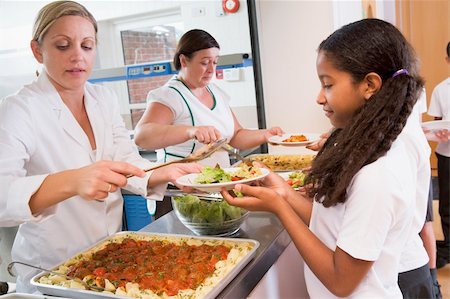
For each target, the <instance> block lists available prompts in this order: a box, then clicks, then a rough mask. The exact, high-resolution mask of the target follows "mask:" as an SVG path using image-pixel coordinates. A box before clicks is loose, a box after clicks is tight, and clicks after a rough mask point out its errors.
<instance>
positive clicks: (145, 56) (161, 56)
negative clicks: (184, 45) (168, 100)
mask: <svg viewBox="0 0 450 299" xmlns="http://www.w3.org/2000/svg"><path fill="white" fill-rule="evenodd" d="M164 28H165V29H167V30H168V32H166V33H162V34H158V33H156V32H153V31H150V32H148V31H131V30H128V31H122V32H121V37H122V46H123V54H124V62H125V65H130V64H139V63H148V62H156V61H163V60H172V59H173V55H174V54H175V47H176V36H175V30H174V28H173V27H169V26H164ZM170 77H171V75H168V76H156V77H148V78H142V79H135V80H130V81H127V85H128V96H129V100H130V104H135V103H145V100H146V98H147V94H148V92H149V91H151V90H153V89H156V88H158V87H160V86H162V85H164V83H166V82H167V80H168V79H169V78H170ZM130 112H131V122H132V125H133V128H134V127H135V126H136V124H137V122H138V121H139V119H140V118H141V117H142V114H143V113H144V110H143V109H132V110H131V111H130Z"/></svg>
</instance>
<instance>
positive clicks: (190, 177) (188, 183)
mask: <svg viewBox="0 0 450 299" xmlns="http://www.w3.org/2000/svg"><path fill="white" fill-rule="evenodd" d="M238 169H239V167H236V168H224V169H223V170H225V171H226V172H236V171H238ZM260 169H261V172H262V174H261V175H259V176H257V177H254V178H250V179H245V180H240V181H232V182H225V183H213V184H199V183H195V178H196V177H197V176H198V175H199V174H198V173H191V174H187V175H185V176H182V177H179V178H178V179H177V183H178V184H179V185H182V186H185V187H192V188H195V189H197V190H200V191H204V192H220V191H221V190H222V188H225V189H226V190H231V189H233V188H234V186H235V185H236V184H249V183H251V182H254V181H258V180H260V179H262V178H264V177H265V176H266V175H268V174H269V172H270V171H269V170H268V169H265V168H260Z"/></svg>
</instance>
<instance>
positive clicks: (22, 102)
mask: <svg viewBox="0 0 450 299" xmlns="http://www.w3.org/2000/svg"><path fill="white" fill-rule="evenodd" d="M96 37H97V23H96V21H95V19H94V18H93V16H92V15H91V14H90V13H89V12H88V11H87V10H86V8H85V7H83V6H82V5H80V4H78V3H76V2H72V1H57V2H52V3H50V4H47V5H46V6H44V7H43V8H42V9H41V10H40V11H39V13H38V16H37V18H36V21H35V24H34V28H33V39H32V41H31V49H32V51H33V54H34V56H35V58H36V60H37V61H38V62H39V63H41V64H43V66H44V68H43V70H42V72H41V74H40V75H39V77H38V78H37V80H36V81H34V82H32V83H31V84H29V85H26V86H24V87H23V88H22V89H21V90H19V91H18V92H17V93H16V94H14V95H11V96H8V97H6V98H5V99H3V100H2V101H1V102H0V189H1V190H2V192H1V194H0V225H1V226H16V225H20V226H19V230H18V232H17V235H16V238H15V241H14V245H13V248H12V253H11V254H12V259H13V260H14V261H20V262H25V263H29V264H32V265H35V266H38V267H42V268H51V267H54V266H56V265H57V264H59V263H61V262H63V261H64V260H66V259H68V258H69V257H71V256H72V255H74V254H76V253H77V252H80V251H81V250H83V249H86V248H87V247H89V246H92V245H94V244H95V243H96V242H98V241H100V240H101V239H104V238H106V237H107V236H110V235H112V234H115V233H117V232H118V231H119V230H120V229H121V225H122V211H123V199H122V195H121V192H120V188H126V189H128V190H130V191H131V192H133V193H137V194H139V195H142V196H145V197H146V198H149V199H157V200H158V199H161V198H162V197H163V193H164V191H165V188H166V186H167V182H169V181H170V182H175V180H176V178H178V177H179V176H180V175H184V174H187V173H190V172H198V171H200V169H201V166H200V165H199V164H189V165H188V164H183V165H182V164H179V165H176V166H175V165H173V166H168V167H163V168H160V169H159V170H155V171H153V172H150V173H145V172H144V171H143V170H142V168H148V167H149V166H152V163H150V162H149V161H147V160H145V159H143V158H141V157H140V156H139V153H138V151H137V148H136V147H135V145H134V144H133V143H132V141H131V139H130V137H129V134H128V131H127V130H126V129H125V127H124V123H123V121H122V119H121V116H120V114H119V108H118V103H117V98H116V97H115V96H114V94H113V93H112V92H110V91H109V90H108V89H106V88H105V87H102V86H98V85H93V84H89V83H87V79H88V77H89V75H90V74H91V70H92V66H93V63H94V58H95V55H96V54H95V53H96V41H97V38H96ZM127 175H133V176H134V177H132V178H130V179H127ZM15 268H16V270H17V272H18V277H17V291H18V292H26V293H33V292H37V290H36V289H35V288H34V287H33V286H31V285H30V278H31V277H32V276H33V275H34V274H36V273H37V272H39V271H37V270H34V269H30V268H27V267H24V266H19V265H16V266H15Z"/></svg>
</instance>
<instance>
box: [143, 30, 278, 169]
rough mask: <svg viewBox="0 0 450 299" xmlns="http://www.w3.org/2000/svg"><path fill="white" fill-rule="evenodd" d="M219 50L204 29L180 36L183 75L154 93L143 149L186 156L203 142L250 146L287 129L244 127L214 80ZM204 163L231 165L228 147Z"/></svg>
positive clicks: (178, 59)
mask: <svg viewBox="0 0 450 299" xmlns="http://www.w3.org/2000/svg"><path fill="white" fill-rule="evenodd" d="M219 54H220V46H219V43H218V42H217V41H216V39H215V38H214V37H213V36H211V35H210V34H209V33H208V32H206V31H204V30H201V29H193V30H189V31H188V32H186V33H185V34H183V36H182V37H181V38H180V41H179V42H178V45H177V49H176V53H175V56H174V59H173V64H174V66H175V69H176V70H178V71H179V72H178V74H177V75H175V76H174V77H173V78H171V79H170V80H169V81H168V82H167V83H166V84H165V85H164V86H162V87H160V88H158V89H156V90H153V91H150V92H149V94H148V96H147V102H148V107H147V109H146V111H145V112H144V115H143V116H142V118H141V119H140V121H139V123H138V124H137V126H136V130H135V131H136V134H135V142H136V144H137V145H139V146H140V147H141V148H145V149H150V150H156V151H157V155H158V161H170V160H177V159H181V158H184V157H186V156H187V155H188V154H190V153H192V152H193V151H194V150H195V149H196V148H198V147H199V146H200V145H201V144H203V143H209V142H211V141H215V140H217V139H220V138H226V139H228V140H229V143H230V145H232V146H233V147H235V148H237V149H250V148H253V147H256V146H259V145H261V144H263V143H266V142H267V141H268V139H269V138H270V137H271V136H274V135H281V134H282V133H283V131H282V129H281V128H279V127H272V128H269V129H261V130H250V129H246V128H243V127H242V126H241V125H240V123H239V121H238V120H237V118H236V117H235V115H234V113H233V111H232V110H231V108H230V105H229V102H230V96H229V95H228V94H227V93H226V92H225V91H223V90H222V89H221V88H219V87H218V86H217V85H216V84H214V83H213V82H211V80H212V79H213V77H214V76H215V73H216V66H217V61H218V59H219ZM201 163H202V164H204V165H209V166H214V165H215V164H216V163H219V164H220V166H222V167H229V166H230V160H229V156H228V153H227V152H225V151H218V152H216V153H215V154H214V155H213V156H212V157H211V158H210V159H205V160H204V161H202V162H201Z"/></svg>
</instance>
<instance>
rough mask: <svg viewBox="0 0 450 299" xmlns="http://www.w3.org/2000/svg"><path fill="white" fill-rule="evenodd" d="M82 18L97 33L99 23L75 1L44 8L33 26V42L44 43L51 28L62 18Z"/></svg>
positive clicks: (62, 2)
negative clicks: (43, 40)
mask: <svg viewBox="0 0 450 299" xmlns="http://www.w3.org/2000/svg"><path fill="white" fill-rule="evenodd" d="M64 16H80V17H84V18H86V19H87V20H89V21H90V22H91V23H92V25H93V26H94V29H95V33H97V21H96V20H95V18H94V17H93V16H92V14H91V13H90V12H89V11H88V10H87V9H86V8H85V7H84V6H83V5H81V4H79V3H77V2H74V1H55V2H52V3H49V4H47V5H46V6H44V7H43V8H42V9H41V10H40V11H39V13H38V15H37V17H36V20H35V21H34V26H33V40H35V41H37V42H38V43H41V42H42V39H43V38H44V36H45V34H46V33H47V32H48V30H49V29H50V27H51V26H52V25H53V24H54V23H55V22H56V20H58V19H59V18H61V17H64Z"/></svg>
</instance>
